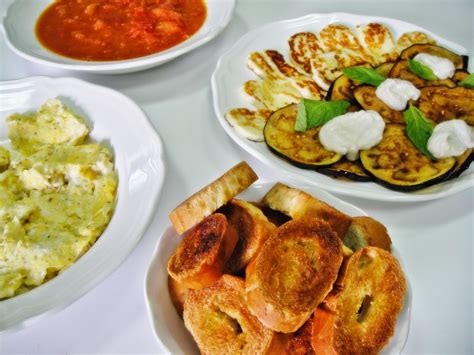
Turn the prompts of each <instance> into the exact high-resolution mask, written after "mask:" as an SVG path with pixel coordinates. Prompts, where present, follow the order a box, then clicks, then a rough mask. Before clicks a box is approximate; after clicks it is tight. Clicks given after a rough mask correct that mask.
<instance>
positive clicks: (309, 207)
mask: <svg viewBox="0 0 474 355" xmlns="http://www.w3.org/2000/svg"><path fill="white" fill-rule="evenodd" d="M263 203H264V204H265V205H267V206H268V207H270V208H272V209H274V210H277V211H280V212H282V213H284V214H286V215H287V216H290V217H291V218H293V219H298V218H300V217H303V216H306V217H316V218H321V219H323V220H324V221H326V222H327V223H329V225H330V226H331V228H332V229H333V230H334V231H335V232H336V233H337V235H338V236H339V238H341V239H343V238H344V236H345V235H346V232H347V230H348V229H349V226H350V225H351V217H349V216H348V215H346V214H344V213H342V212H341V211H338V210H337V209H335V208H334V207H332V206H329V205H328V204H327V203H325V202H323V201H320V200H318V199H317V198H314V197H313V196H311V195H309V194H307V193H306V192H304V191H301V190H298V189H294V188H291V187H288V186H286V185H284V184H281V183H277V184H275V186H273V187H272V189H271V190H270V191H269V192H268V193H267V194H266V195H265V197H264V198H263Z"/></svg>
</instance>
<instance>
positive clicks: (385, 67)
mask: <svg viewBox="0 0 474 355" xmlns="http://www.w3.org/2000/svg"><path fill="white" fill-rule="evenodd" d="M394 65H395V62H386V63H382V64H380V65H379V66H378V67H376V68H375V71H376V72H377V73H379V74H380V75H383V76H388V75H389V74H390V70H392V68H393V66H394Z"/></svg>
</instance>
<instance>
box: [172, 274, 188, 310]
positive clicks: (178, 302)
mask: <svg viewBox="0 0 474 355" xmlns="http://www.w3.org/2000/svg"><path fill="white" fill-rule="evenodd" d="M188 290H189V289H188V288H187V287H186V286H184V285H182V284H180V283H179V282H178V281H176V280H175V279H173V278H172V277H171V276H168V291H169V293H170V298H171V302H172V303H173V306H174V308H175V309H176V312H178V314H179V316H180V317H181V318H183V306H184V301H185V299H186V294H187V292H188Z"/></svg>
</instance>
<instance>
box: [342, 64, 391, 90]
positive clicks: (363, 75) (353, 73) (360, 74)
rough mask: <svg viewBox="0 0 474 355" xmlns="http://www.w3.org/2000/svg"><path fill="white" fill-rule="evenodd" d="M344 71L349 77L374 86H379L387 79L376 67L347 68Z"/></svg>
mask: <svg viewBox="0 0 474 355" xmlns="http://www.w3.org/2000/svg"><path fill="white" fill-rule="evenodd" d="M343 72H344V75H345V76H347V77H348V78H349V79H352V80H356V81H359V82H360V83H362V84H370V85H373V86H379V85H380V84H382V82H383V81H384V80H385V79H386V77H384V76H383V75H381V74H379V73H377V72H376V71H375V69H372V68H367V67H353V68H345V69H344V70H343Z"/></svg>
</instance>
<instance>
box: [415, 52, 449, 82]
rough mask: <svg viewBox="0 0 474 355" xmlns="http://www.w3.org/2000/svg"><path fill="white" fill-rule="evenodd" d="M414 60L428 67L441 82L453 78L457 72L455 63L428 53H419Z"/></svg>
mask: <svg viewBox="0 0 474 355" xmlns="http://www.w3.org/2000/svg"><path fill="white" fill-rule="evenodd" d="M413 59H414V60H416V61H417V62H420V63H421V64H424V65H426V66H427V67H428V68H430V69H431V70H432V71H433V74H434V75H436V77H437V78H438V79H441V80H444V79H448V78H450V77H452V76H453V75H454V72H455V71H456V67H455V66H454V63H453V62H451V61H450V60H449V59H447V58H443V57H438V56H436V55H431V54H428V53H418V54H417V55H416V56H415V57H414V58H413Z"/></svg>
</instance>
